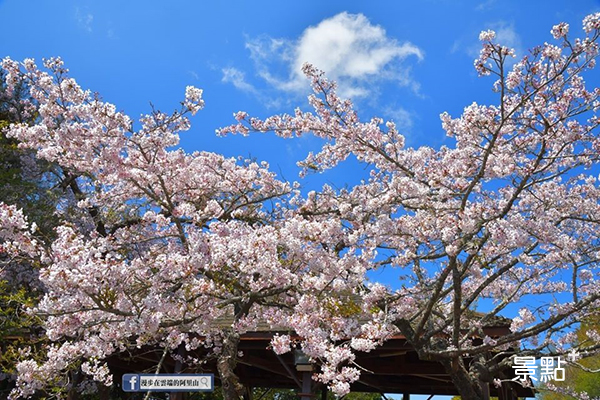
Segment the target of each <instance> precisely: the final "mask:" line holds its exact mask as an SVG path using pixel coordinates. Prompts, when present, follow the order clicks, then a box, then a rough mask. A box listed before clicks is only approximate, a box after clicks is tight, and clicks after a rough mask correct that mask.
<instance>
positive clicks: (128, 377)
mask: <svg viewBox="0 0 600 400" xmlns="http://www.w3.org/2000/svg"><path fill="white" fill-rule="evenodd" d="M122 384H123V386H122V387H123V391H125V392H137V391H138V390H139V389H140V376H139V375H137V374H124V375H123V381H122Z"/></svg>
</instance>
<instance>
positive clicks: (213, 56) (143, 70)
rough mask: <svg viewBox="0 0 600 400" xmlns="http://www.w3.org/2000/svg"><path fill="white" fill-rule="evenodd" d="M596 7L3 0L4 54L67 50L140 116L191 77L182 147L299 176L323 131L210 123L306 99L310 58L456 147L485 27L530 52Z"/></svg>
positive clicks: (373, 104)
mask: <svg viewBox="0 0 600 400" xmlns="http://www.w3.org/2000/svg"><path fill="white" fill-rule="evenodd" d="M597 11H600V2H599V1H591V0H580V1H576V2H575V1H572V2H567V1H544V2H541V1H522V0H521V1H506V0H502V1H501V0H480V1H472V2H460V1H455V0H425V1H419V2H417V1H371V2H368V3H367V2H359V1H350V0H344V1H327V2H324V1H309V0H305V1H302V2H295V3H291V2H283V1H257V0H255V1H230V2H209V1H202V2H200V1H182V0H173V1H168V2H167V1H162V2H157V1H149V0H146V1H115V0H111V1H108V0H106V1H102V2H99V1H91V0H89V1H72V0H66V1H60V2H57V1H34V0H31V1H22V0H0V30H1V33H0V57H5V56H10V57H11V58H13V59H16V60H22V59H23V58H26V57H33V58H35V59H37V60H40V59H41V58H43V57H51V56H61V57H62V58H63V59H64V60H65V63H66V66H67V67H68V68H69V69H70V70H71V75H72V76H73V77H74V78H75V79H76V80H77V81H78V82H79V83H80V84H81V85H82V86H83V87H84V88H89V89H91V90H93V91H96V92H99V93H100V94H101V95H102V97H103V98H104V99H105V100H106V101H109V102H112V103H114V104H116V105H117V108H118V109H120V110H123V111H125V112H126V113H128V114H129V115H130V116H132V117H133V118H136V117H138V116H139V115H140V114H142V113H145V112H148V111H149V110H150V102H152V104H154V105H155V106H156V107H157V108H159V109H161V110H163V111H171V110H173V109H175V108H176V107H177V106H178V104H179V101H181V100H182V98H183V94H184V90H185V87H186V85H194V86H197V87H200V88H203V89H204V97H205V101H206V107H205V109H204V110H203V111H201V112H200V113H199V114H197V116H196V117H194V118H193V119H192V129H191V130H190V131H189V132H187V133H184V134H183V135H182V145H183V147H184V148H185V149H186V150H188V151H193V150H210V151H215V152H219V153H223V154H225V155H227V156H239V155H241V156H252V157H256V158H257V159H259V160H266V161H268V162H269V163H270V164H271V167H272V168H273V170H275V171H277V172H279V173H281V174H282V175H283V176H284V177H285V178H286V179H289V180H295V179H298V177H297V173H298V169H297V168H296V166H295V162H296V161H298V160H301V159H303V158H304V157H305V156H306V154H307V152H308V151H311V150H313V151H314V150H316V149H317V148H318V145H319V142H318V141H317V140H316V139H314V138H310V137H306V138H302V139H295V140H282V139H278V138H276V137H274V135H255V136H251V137H248V138H244V137H240V136H233V137H226V138H219V137H216V136H215V134H214V131H215V129H216V128H219V127H222V126H225V125H228V124H230V123H233V122H234V120H233V118H232V113H233V112H235V111H239V110H244V111H248V112H249V113H250V114H252V115H255V116H260V117H265V116H268V115H271V114H274V113H281V112H291V111H292V110H293V108H294V107H296V106H301V107H304V108H306V100H305V98H306V95H307V93H308V87H307V84H306V82H305V81H304V80H303V79H302V77H301V76H300V75H299V73H298V69H297V67H298V66H299V65H301V64H302V62H304V61H311V62H312V63H314V64H315V65H316V66H317V67H319V68H322V69H325V70H326V72H327V73H328V75H329V76H331V77H333V78H336V79H338V80H339V82H340V90H341V92H342V94H348V95H351V96H353V97H354V98H355V100H356V105H357V108H358V109H359V110H360V114H361V116H362V118H363V119H370V118H371V117H373V116H379V117H383V118H385V119H392V120H394V121H395V122H396V123H397V124H398V125H399V126H400V128H401V130H402V131H403V132H404V133H405V134H406V136H407V143H408V145H409V146H421V145H428V146H433V147H439V146H441V145H442V144H449V145H451V143H449V139H446V138H445V136H444V132H443V131H442V129H441V124H440V121H439V114H440V113H441V112H443V111H448V112H449V113H450V114H451V115H453V116H458V115H460V112H461V110H462V109H463V107H465V106H466V105H469V104H471V103H472V102H473V101H477V102H478V103H494V102H495V95H494V93H492V92H491V90H490V88H491V84H492V81H491V79H489V78H487V79H481V78H478V77H477V74H476V72H475V71H474V68H473V60H474V59H475V57H476V55H477V53H478V51H479V42H478V39H477V37H478V34H479V32H480V31H481V30H484V29H494V30H496V31H497V33H498V38H499V39H500V41H503V42H504V43H505V44H507V45H509V46H512V47H515V48H516V50H517V53H518V54H520V55H523V54H524V53H525V52H526V51H527V50H528V49H529V48H531V47H533V46H535V45H538V44H542V43H543V42H544V41H551V40H552V38H551V36H550V33H549V31H550V29H551V27H552V25H554V24H556V23H558V22H560V21H565V22H568V23H570V24H571V32H572V33H574V34H576V35H581V20H582V19H583V17H584V16H585V15H587V14H589V13H591V12H597ZM594 79H595V80H596V81H598V77H595V78H594ZM596 84H597V82H596ZM363 174H364V171H363V170H361V169H359V168H357V166H356V165H355V164H353V162H352V161H350V162H347V163H345V164H344V165H342V166H341V167H340V168H338V169H336V170H334V171H331V172H328V173H327V174H325V175H321V176H311V177H309V178H307V179H306V180H304V181H303V182H302V183H303V185H304V186H305V187H308V188H310V187H318V186H320V185H321V184H322V183H323V182H332V183H335V184H336V185H337V186H341V185H343V184H345V183H350V184H351V183H353V182H355V181H356V180H357V179H359V178H360V177H361V176H362V175H363ZM436 398H437V397H436Z"/></svg>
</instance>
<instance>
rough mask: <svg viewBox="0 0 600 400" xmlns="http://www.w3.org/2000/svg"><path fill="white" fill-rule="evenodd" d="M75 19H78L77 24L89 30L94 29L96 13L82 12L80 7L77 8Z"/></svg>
mask: <svg viewBox="0 0 600 400" xmlns="http://www.w3.org/2000/svg"><path fill="white" fill-rule="evenodd" d="M75 20H77V25H78V26H79V27H80V28H82V29H84V30H86V31H88V32H91V31H92V22H94V15H93V14H92V13H89V12H82V11H81V10H80V9H79V7H76V8H75Z"/></svg>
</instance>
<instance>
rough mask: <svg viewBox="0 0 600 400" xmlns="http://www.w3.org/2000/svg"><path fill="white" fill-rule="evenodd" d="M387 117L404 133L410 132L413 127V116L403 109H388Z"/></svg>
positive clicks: (386, 110)
mask: <svg viewBox="0 0 600 400" xmlns="http://www.w3.org/2000/svg"><path fill="white" fill-rule="evenodd" d="M385 115H386V116H388V117H389V118H390V120H391V121H393V122H394V123H395V124H396V127H397V128H398V129H399V130H400V131H404V132H403V133H406V131H410V130H411V128H412V127H413V115H412V113H411V112H410V111H408V110H406V109H405V108H403V107H396V108H387V109H385Z"/></svg>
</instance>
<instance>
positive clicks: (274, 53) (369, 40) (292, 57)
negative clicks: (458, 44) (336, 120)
mask: <svg viewBox="0 0 600 400" xmlns="http://www.w3.org/2000/svg"><path fill="white" fill-rule="evenodd" d="M246 48H247V49H248V50H249V51H250V56H251V58H252V60H253V61H254V63H255V66H256V68H257V74H258V75H259V76H260V77H261V78H263V79H264V80H265V81H266V83H267V84H269V85H270V86H272V87H274V88H275V89H278V90H281V91H288V92H305V91H306V90H307V88H308V80H307V79H306V77H305V76H304V75H303V74H302V71H301V67H302V64H304V63H305V62H309V63H311V64H313V65H314V66H315V67H317V68H319V69H321V70H323V71H325V73H326V74H327V77H328V78H331V79H334V80H336V81H337V82H338V85H339V93H340V95H342V96H344V97H354V98H357V97H366V96H368V95H370V94H373V92H374V89H375V86H376V85H377V84H378V83H380V82H382V81H393V82H395V83H396V84H397V85H399V86H407V87H409V88H411V89H412V90H414V91H418V88H419V85H418V84H417V82H415V81H414V80H413V78H412V76H411V75H410V67H409V66H406V65H405V63H404V62H403V61H404V60H405V59H406V58H409V57H414V58H416V59H418V60H422V59H423V51H422V50H421V49H420V48H418V47H417V46H415V45H413V44H412V43H409V42H404V43H401V42H399V41H397V40H396V39H393V38H390V37H388V36H387V34H386V32H385V30H384V29H383V28H382V27H381V26H378V25H373V24H371V22H370V21H369V20H368V19H367V17H365V16H364V15H363V14H349V13H347V12H342V13H340V14H337V15H335V16H333V17H331V18H328V19H325V20H323V21H321V22H320V23H318V24H317V25H315V26H310V27H308V28H306V29H305V30H304V32H303V33H302V34H301V35H300V37H299V38H297V39H295V40H289V39H274V38H271V37H268V36H261V37H258V38H254V39H248V40H247V42H246ZM282 66H283V68H284V69H283V72H282V70H281V67H282ZM277 67H279V68H277ZM224 78H225V76H224ZM230 82H231V83H233V84H235V83H234V81H233V78H231V80H230ZM240 89H242V88H240ZM242 90H244V89H242Z"/></svg>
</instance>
